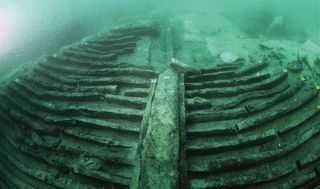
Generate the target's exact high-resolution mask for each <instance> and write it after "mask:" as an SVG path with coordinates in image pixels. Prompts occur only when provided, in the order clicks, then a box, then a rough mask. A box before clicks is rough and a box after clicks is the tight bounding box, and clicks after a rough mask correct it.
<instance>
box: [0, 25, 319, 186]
mask: <svg viewBox="0 0 320 189" xmlns="http://www.w3.org/2000/svg"><path fill="white" fill-rule="evenodd" d="M174 32H175V30H174V29H172V27H171V26H170V25H169V24H163V23H157V24H149V25H141V26H127V27H121V28H117V29H114V30H110V31H109V32H105V33H101V34H99V35H96V36H93V37H91V38H88V39H86V40H84V41H81V42H79V43H76V44H74V45H70V46H68V47H65V48H63V49H61V51H59V52H58V53H57V54H54V55H50V56H46V57H44V58H42V59H40V60H39V62H38V63H36V64H35V65H34V66H33V67H32V68H30V69H28V70H20V71H19V72H18V73H17V74H16V75H15V76H13V77H12V78H11V79H10V81H8V82H7V83H6V86H4V88H3V90H2V91H1V96H0V102H1V103H0V134H1V137H0V141H1V149H0V176H1V177H0V188H1V189H7V188H10V189H11V188H12V189H13V188H75V189H76V188H77V189H80V188H83V189H85V188H268V189H269V188H315V187H316V186H317V185H318V184H319V181H320V179H319V177H320V158H319V157H320V145H319V142H320V116H319V112H320V98H319V87H318V86H317V84H316V83H317V80H316V77H312V75H311V76H310V77H306V76H303V75H301V74H297V73H293V72H291V71H290V70H287V69H285V68H284V67H280V66H279V65H278V67H277V68H276V69H274V68H273V69H270V66H273V67H274V65H273V63H272V62H268V60H263V61H261V62H258V63H250V64H248V63H244V62H243V61H239V62H236V63H231V64H222V63H217V64H215V66H210V67H208V68H206V69H201V70H200V73H199V72H186V73H181V72H177V71H175V70H173V69H171V68H170V66H169V62H170V59H171V58H172V57H178V58H179V54H181V52H180V53H179V52H177V51H182V49H183V48H176V44H174V43H176V41H175V40H173V39H172V36H175V35H177V34H174V35H173V33H174ZM173 41H174V42H173ZM179 45H182V46H183V45H188V44H185V43H183V42H181V43H180V44H179ZM185 53H188V52H185ZM275 70H276V71H275ZM305 72H308V70H305ZM308 73H309V72H308Z"/></svg>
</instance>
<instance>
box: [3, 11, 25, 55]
mask: <svg viewBox="0 0 320 189" xmlns="http://www.w3.org/2000/svg"><path fill="white" fill-rule="evenodd" d="M16 13H17V12H16V11H13V10H10V9H8V7H1V8H0V57H1V56H4V55H6V54H7V53H9V52H10V50H11V49H12V48H13V47H14V43H15V39H17V38H18V36H16V34H17V33H18V21H19V20H20V19H18V15H17V14H16Z"/></svg>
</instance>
